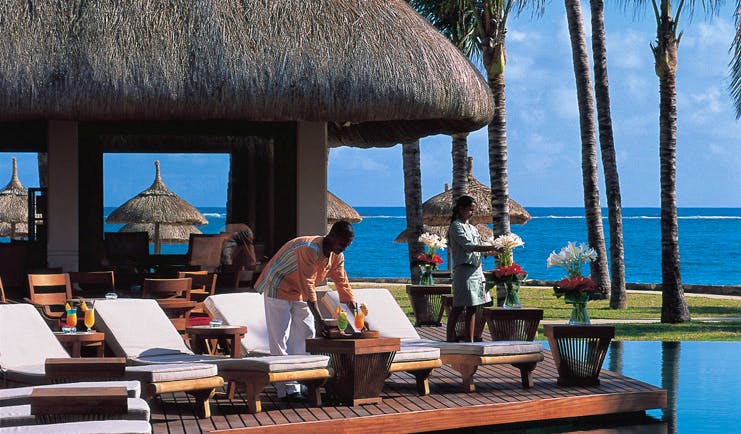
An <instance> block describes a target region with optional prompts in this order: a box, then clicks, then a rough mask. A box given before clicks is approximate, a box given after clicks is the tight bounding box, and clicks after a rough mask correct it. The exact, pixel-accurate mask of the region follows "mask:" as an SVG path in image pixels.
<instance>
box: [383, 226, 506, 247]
mask: <svg viewBox="0 0 741 434" xmlns="http://www.w3.org/2000/svg"><path fill="white" fill-rule="evenodd" d="M448 227H450V225H443V226H430V225H422V232H429V233H431V234H435V235H437V236H439V237H445V238H448ZM476 229H478V231H479V235H481V239H482V240H486V239H488V238H491V236H492V235H494V231H492V230H491V228H490V227H489V226H487V225H485V224H481V223H480V224H477V225H476ZM412 241H414V240H412ZM394 242H395V243H406V242H409V231H408V229H404V230H403V231H402V232H401V233H400V234H399V235H397V236H396V238H395V239H394Z"/></svg>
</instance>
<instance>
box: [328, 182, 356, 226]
mask: <svg viewBox="0 0 741 434" xmlns="http://www.w3.org/2000/svg"><path fill="white" fill-rule="evenodd" d="M340 220H345V221H347V222H350V223H358V222H360V221H362V220H363V218H362V217H360V214H358V212H357V211H355V209H354V208H353V207H351V206H350V205H348V204H346V203H345V202H343V201H342V199H340V198H339V197H337V196H335V195H334V194H332V193H331V192H330V191H327V230H329V229H330V228H331V227H332V225H333V224H335V223H336V222H338V221H340Z"/></svg>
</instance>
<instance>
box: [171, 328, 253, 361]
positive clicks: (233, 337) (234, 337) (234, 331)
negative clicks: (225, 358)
mask: <svg viewBox="0 0 741 434" xmlns="http://www.w3.org/2000/svg"><path fill="white" fill-rule="evenodd" d="M185 332H186V333H187V334H188V337H189V338H190V349H191V350H193V352H194V353H198V354H204V353H207V354H214V353H215V352H216V351H215V350H216V346H215V345H212V346H211V347H212V348H211V351H209V348H208V345H206V340H207V339H213V340H217V341H218V343H219V345H220V346H221V348H225V349H228V350H229V356H230V357H240V356H241V345H240V344H241V342H242V338H243V337H244V335H245V334H246V333H247V326H228V325H226V326H225V325H222V326H219V327H211V326H193V327H188V328H186V329H185Z"/></svg>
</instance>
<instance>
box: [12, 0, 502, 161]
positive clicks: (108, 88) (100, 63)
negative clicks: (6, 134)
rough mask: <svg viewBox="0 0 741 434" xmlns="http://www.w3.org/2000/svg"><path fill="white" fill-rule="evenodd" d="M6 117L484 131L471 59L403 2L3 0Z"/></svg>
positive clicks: (482, 89)
mask: <svg viewBox="0 0 741 434" xmlns="http://www.w3.org/2000/svg"><path fill="white" fill-rule="evenodd" d="M2 16H3V24H4V27H3V32H2V33H0V52H2V53H3V55H4V57H5V58H7V59H14V61H12V62H1V63H0V77H2V80H3V86H2V88H0V120H5V121H11V120H26V119H84V120H87V121H110V120H113V121H120V120H137V121H149V120H155V121H159V120H220V121H223V120H231V121H234V120H241V121H256V122H295V121H297V120H301V121H310V122H327V123H328V125H327V126H328V132H329V142H330V143H331V144H332V145H333V146H339V145H342V144H347V145H352V146H361V147H370V146H393V145H395V144H396V143H399V142H404V141H408V140H413V139H417V138H420V137H424V136H428V135H431V134H443V133H444V134H453V133H458V132H468V131H473V130H476V129H478V128H480V127H482V126H484V125H486V124H488V123H489V121H490V120H491V118H492V116H493V114H494V104H493V99H492V97H491V93H490V91H489V88H488V86H487V84H486V82H485V81H484V79H483V78H482V76H481V73H480V72H478V71H477V70H476V69H475V67H473V65H472V64H471V63H470V62H469V61H468V60H467V59H466V58H465V57H464V56H463V55H462V54H461V53H460V52H459V51H458V49H456V47H454V46H453V45H452V44H451V43H450V42H449V41H447V40H446V39H445V38H444V37H443V36H442V35H441V34H440V33H439V32H438V31H437V30H435V29H434V28H433V27H432V26H430V25H429V24H428V23H427V22H426V21H425V20H424V18H422V17H421V16H420V15H419V14H417V13H416V12H415V11H414V10H413V9H412V8H411V7H409V5H407V4H406V2H405V1H403V0H364V1H358V2H345V1H338V0H312V1H306V0H283V1H269V0H261V1H257V0H255V1H243V0H219V1H209V2H194V1H192V0H171V1H169V2H167V7H164V6H163V5H162V3H161V2H157V1H146V2H141V1H133V0H123V1H115V2H110V1H97V2H65V1H52V2H44V3H43V7H40V6H37V5H35V3H33V2H31V3H29V2H18V1H4V2H3V6H2Z"/></svg>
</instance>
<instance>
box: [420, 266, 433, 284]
mask: <svg viewBox="0 0 741 434" xmlns="http://www.w3.org/2000/svg"><path fill="white" fill-rule="evenodd" d="M419 268H420V270H422V274H421V276H420V277H419V284H420V285H422V286H432V285H434V284H435V279H433V278H432V266H431V265H429V264H426V265H420V266H419Z"/></svg>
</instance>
